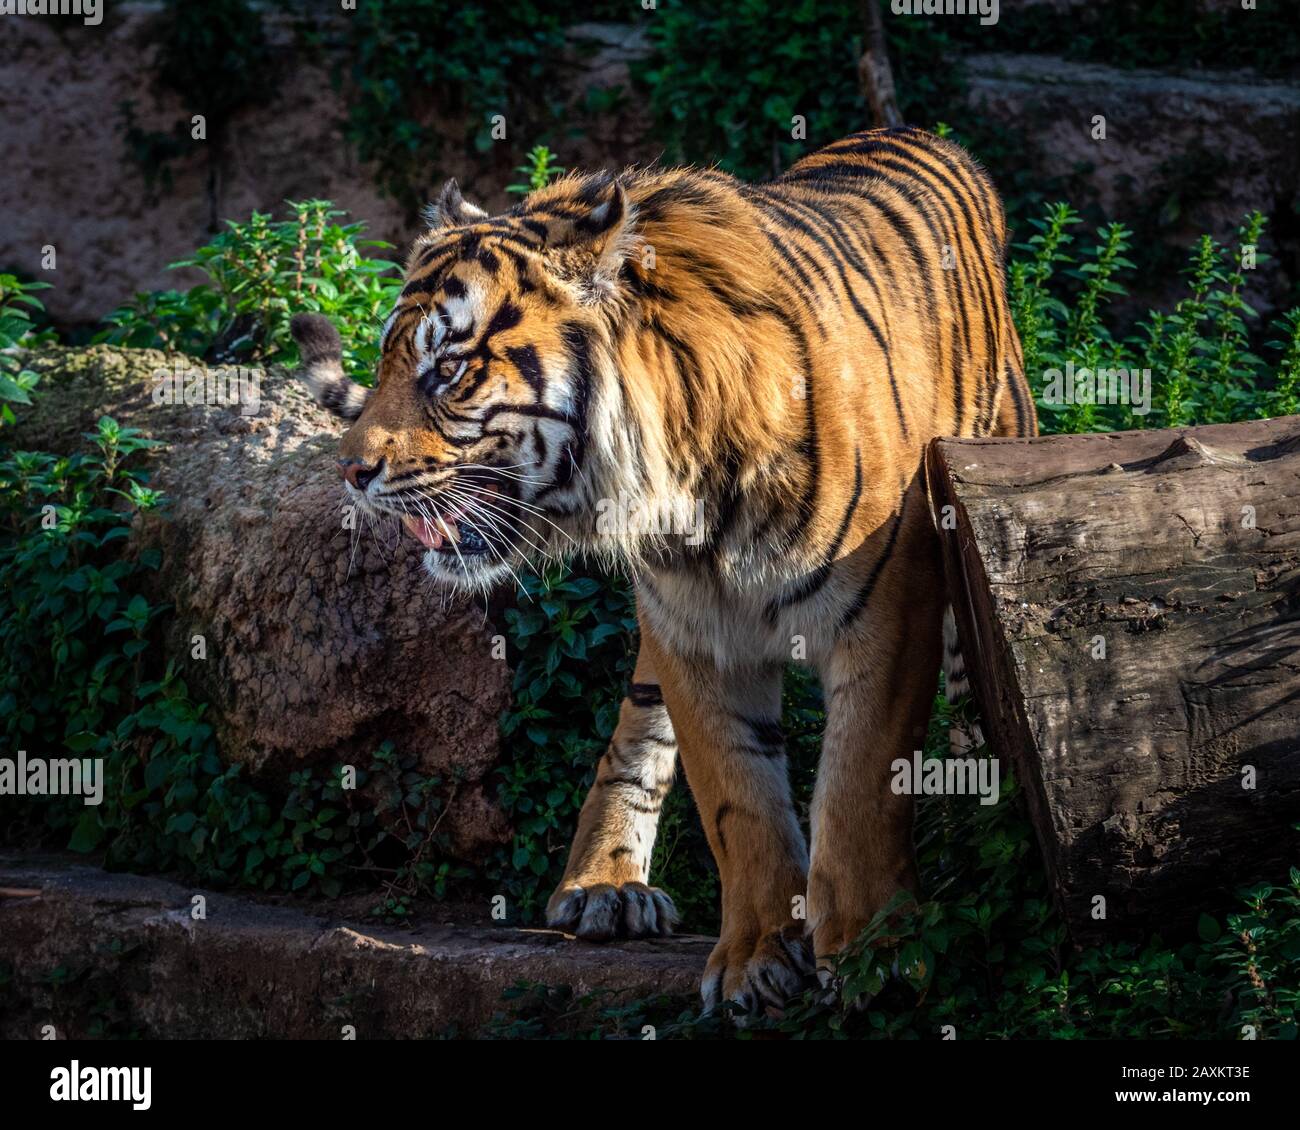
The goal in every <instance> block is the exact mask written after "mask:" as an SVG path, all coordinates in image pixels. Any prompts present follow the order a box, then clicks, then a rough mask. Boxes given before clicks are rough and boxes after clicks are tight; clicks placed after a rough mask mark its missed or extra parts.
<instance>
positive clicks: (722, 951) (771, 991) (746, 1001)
mask: <svg viewBox="0 0 1300 1130" xmlns="http://www.w3.org/2000/svg"><path fill="white" fill-rule="evenodd" d="M815 968H816V964H815V962H814V961H813V951H812V946H811V944H810V943H809V940H808V938H807V937H806V936H805V934H804V929H803V927H802V926H801V925H799V924H797V923H791V924H789V925H786V926H782V927H781V928H780V929H779V930H772V931H770V932H768V933H766V934H764V935H762V936H761V937H758V938H752V937H749V938H747V937H743V936H742V937H736V938H728V937H726V936H725V934H724V936H723V937H722V938H721V939H719V941H718V944H717V945H716V946H714V947H713V952H712V953H711V954H710V955H709V962H708V965H707V966H706V967H705V970H704V982H703V984H702V985H701V987H700V995H701V996H702V997H703V998H704V1011H705V1012H712V1011H713V1010H714V1009H716V1008H717V1007H718V1005H719V1004H720V1003H721V1002H722V1001H724V1000H726V1001H731V1002H733V1003H734V1004H736V1005H738V1006H739V1007H740V1009H741V1010H742V1011H744V1012H747V1013H752V1012H758V1011H759V1010H760V1009H763V1008H766V1007H768V1006H771V1007H773V1008H780V1007H781V1006H782V1005H784V1004H785V1003H786V1001H788V1000H789V999H790V998H791V997H794V996H797V995H798V994H799V993H800V992H802V991H803V990H804V989H805V988H808V987H810V985H811V984H812V981H811V978H812V975H813V973H814V971H815Z"/></svg>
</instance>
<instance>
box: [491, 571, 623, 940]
mask: <svg viewBox="0 0 1300 1130" xmlns="http://www.w3.org/2000/svg"><path fill="white" fill-rule="evenodd" d="M505 628H506V635H507V639H508V640H509V642H510V654H509V656H508V658H509V659H510V662H511V665H512V667H513V669H514V693H513V698H512V702H511V705H510V708H509V709H508V710H507V711H506V713H505V715H504V716H503V718H502V720H501V733H502V736H503V739H504V741H505V743H506V756H505V759H504V760H505V766H504V767H503V769H502V770H501V774H502V778H503V779H502V782H501V785H500V788H499V792H498V799H499V802H500V804H501V806H502V808H503V810H504V811H505V813H506V815H507V816H508V817H509V819H510V821H511V823H512V824H513V825H514V829H515V835H514V839H513V841H512V843H511V844H510V845H509V847H508V848H507V849H505V850H504V851H503V852H502V853H501V854H500V856H499V857H498V858H497V860H496V861H495V862H494V864H493V865H492V866H491V867H490V869H489V871H488V875H487V878H488V879H489V881H490V882H492V883H493V889H494V890H500V891H502V892H503V893H506V894H507V896H508V902H509V904H510V906H511V907H513V908H515V909H516V910H517V912H518V913H519V915H520V916H521V917H522V918H523V920H524V921H533V920H535V919H536V918H537V915H538V912H539V909H540V908H541V907H543V906H544V905H545V902H546V899H547V897H548V896H549V895H550V893H551V890H552V889H553V888H554V887H555V885H556V883H557V882H558V880H559V878H560V875H561V873H562V872H563V870H564V859H565V852H566V851H567V850H568V846H569V837H570V835H571V834H572V831H573V828H574V825H575V824H576V822H577V814H578V810H579V808H581V807H582V802H583V799H584V798H585V796H586V792H587V788H588V786H589V785H590V784H591V779H592V775H593V773H594V771H595V765H596V760H597V759H598V758H599V756H600V754H601V752H603V749H604V746H605V743H606V742H608V740H609V737H610V735H611V734H612V733H613V732H614V726H615V724H616V723H617V721H618V706H619V701H620V699H621V698H622V695H623V688H624V687H625V685H626V683H627V681H628V680H629V679H630V678H631V674H632V663H633V658H634V656H633V653H632V641H633V638H634V634H635V631H636V612H635V608H634V605H633V602H632V597H631V593H630V592H629V590H628V587H627V585H626V583H624V582H622V581H618V580H613V581H612V583H611V581H610V580H608V579H607V580H602V579H597V578H595V577H586V576H581V575H575V574H574V573H572V572H570V571H569V570H568V569H566V568H563V567H560V566H552V567H551V568H548V569H546V570H545V571H544V572H543V573H542V575H541V576H534V575H532V574H525V576H524V577H523V578H522V585H521V588H520V591H519V594H518V605H517V607H514V608H509V609H507V610H506V612H505Z"/></svg>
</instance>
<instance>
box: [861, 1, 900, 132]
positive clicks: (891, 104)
mask: <svg viewBox="0 0 1300 1130" xmlns="http://www.w3.org/2000/svg"><path fill="white" fill-rule="evenodd" d="M862 23H863V27H864V28H865V32H866V38H865V42H864V45H863V51H862V58H860V59H859V60H858V83H859V85H860V86H861V87H862V93H863V94H864V95H865V96H866V99H867V101H868V102H869V103H870V104H871V114H872V117H873V119H874V120H875V124H876V126H877V127H889V128H891V129H892V128H893V127H895V126H901V125H903V124H904V123H903V115H902V114H901V113H899V110H898V98H897V96H896V95H895V93H894V71H893V68H892V67H891V66H890V65H889V46H888V44H887V42H886V40H885V25H884V21H883V19H882V18H881V15H880V0H862Z"/></svg>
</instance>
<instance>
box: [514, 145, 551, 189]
mask: <svg viewBox="0 0 1300 1130" xmlns="http://www.w3.org/2000/svg"><path fill="white" fill-rule="evenodd" d="M554 161H555V154H554V153H552V152H551V151H550V150H549V149H547V148H546V146H545V145H534V146H533V147H532V148H531V149H530V150H529V151H528V155H527V157H526V158H525V162H526V163H525V164H523V165H520V166H519V167H518V168H517V169H515V172H517V173H523V174H524V181H525V183H523V184H510V185H506V191H507V192H513V193H515V194H516V195H519V196H525V195H527V194H528V193H530V192H536V191H537V190H538V189H539V188H545V187H546V186H547V185H548V184H550V183H551V181H553V180H554V179H555V178H556V177H558V176H559V175H560V174H561V173H563V172H564V166H563V165H556V164H554Z"/></svg>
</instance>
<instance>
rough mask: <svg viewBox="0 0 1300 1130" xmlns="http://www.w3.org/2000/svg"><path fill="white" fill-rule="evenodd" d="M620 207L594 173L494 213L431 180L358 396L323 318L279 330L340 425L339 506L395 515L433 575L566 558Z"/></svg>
mask: <svg viewBox="0 0 1300 1130" xmlns="http://www.w3.org/2000/svg"><path fill="white" fill-rule="evenodd" d="M631 213H632V209H631V206H630V205H629V202H628V198H627V195H626V193H625V190H624V188H623V185H622V184H621V183H620V181H619V180H618V179H616V178H615V177H613V176H610V175H597V176H591V177H584V178H570V179H568V180H565V181H561V182H559V183H557V184H555V185H553V186H551V187H550V188H548V189H544V190H542V191H541V192H538V193H534V194H533V195H531V196H530V197H529V198H528V199H527V200H526V201H524V202H523V203H522V204H521V205H518V206H516V207H515V208H514V209H512V210H511V211H510V212H508V213H506V214H504V215H501V216H496V217H489V216H488V215H487V214H486V213H485V212H483V211H482V210H481V209H479V208H477V207H475V206H474V205H472V204H469V203H467V202H466V201H465V200H464V199H463V197H462V196H461V193H460V190H459V189H458V188H457V185H456V182H455V181H448V183H447V185H446V186H445V187H444V189H443V190H442V193H441V195H440V197H439V199H438V202H437V204H436V205H433V206H432V207H431V208H430V209H428V210H427V211H426V214H425V218H426V220H427V221H428V222H429V230H428V231H427V232H425V233H424V234H423V235H422V236H421V237H420V238H419V239H417V240H416V241H415V244H414V246H413V247H412V249H411V252H410V255H409V258H408V260H407V263H406V268H405V277H404V283H403V287H402V291H401V295H400V297H399V298H398V300H397V303H396V306H395V307H394V309H393V311H392V313H391V314H390V315H389V316H388V319H387V321H386V322H385V323H384V327H383V331H382V340H381V357H380V361H379V366H378V372H377V374H376V382H375V386H374V388H373V389H370V390H367V389H365V388H363V387H362V386H360V385H358V384H355V383H354V382H352V381H351V380H349V379H348V378H347V376H346V375H345V374H344V372H343V367H342V359H341V349H340V342H339V337H338V334H337V332H336V331H335V329H334V327H333V326H332V325H330V323H329V322H328V321H327V320H326V319H325V318H323V317H321V316H319V315H298V316H297V317H296V318H295V319H294V320H293V333H294V337H295V338H296V340H297V341H298V344H299V347H300V350H301V353H302V358H303V370H304V375H305V376H306V378H307V381H308V383H309V385H310V386H311V388H312V391H313V393H314V395H315V397H316V399H317V400H318V401H319V402H320V403H321V404H322V405H324V406H325V407H327V408H329V409H330V410H332V411H333V412H335V413H336V414H337V415H339V416H342V417H343V418H345V419H347V420H350V421H351V422H352V423H351V427H350V428H349V429H348V431H347V433H346V434H345V435H344V436H343V439H342V442H341V444H340V447H339V458H338V467H339V473H340V474H341V476H342V478H343V481H344V484H345V486H344V489H345V492H346V494H347V498H348V501H349V503H351V504H353V505H355V506H357V507H358V509H360V510H361V511H363V512H364V513H365V514H366V515H367V516H368V517H372V518H373V517H375V516H381V515H388V516H391V517H394V518H396V519H398V520H400V522H401V523H402V525H403V526H404V527H405V529H406V531H407V532H408V533H409V534H410V535H411V536H413V537H415V538H416V539H418V540H419V542H420V543H421V544H422V545H423V546H424V547H425V551H426V552H425V555H424V564H425V568H426V569H427V570H428V572H429V573H430V574H431V575H432V576H433V577H434V578H435V579H436V580H438V581H439V582H442V583H444V584H448V585H452V586H456V587H462V588H472V589H478V590H485V589H487V588H490V587H491V586H492V585H494V584H496V583H497V582H499V581H501V580H502V579H504V578H505V577H508V576H510V574H511V571H512V566H514V565H518V564H519V563H521V561H523V560H526V559H535V558H537V557H541V556H547V555H550V554H552V553H554V552H556V551H561V550H563V549H565V548H567V541H568V539H570V538H571V536H572V535H571V534H570V533H569V530H570V528H572V527H574V526H575V518H576V519H579V520H580V518H581V514H582V511H583V509H584V506H585V504H586V501H587V498H586V497H585V495H586V492H588V491H589V489H590V486H589V484H585V483H584V472H585V471H586V470H587V468H588V462H589V458H590V451H589V447H590V444H589V431H590V416H591V413H592V411H593V404H592V401H593V395H594V391H593V374H594V371H595V368H596V367H597V363H598V357H597V354H598V353H601V351H604V350H607V348H608V328H609V326H610V324H611V319H612V317H613V315H614V311H613V307H615V306H617V304H618V302H619V296H618V286H617V276H618V274H619V272H620V269H621V268H622V265H623V262H624V260H625V258H626V256H627V254H628V251H629V245H630V243H631V240H632V235H631V233H632V219H633V217H632V214H631Z"/></svg>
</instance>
